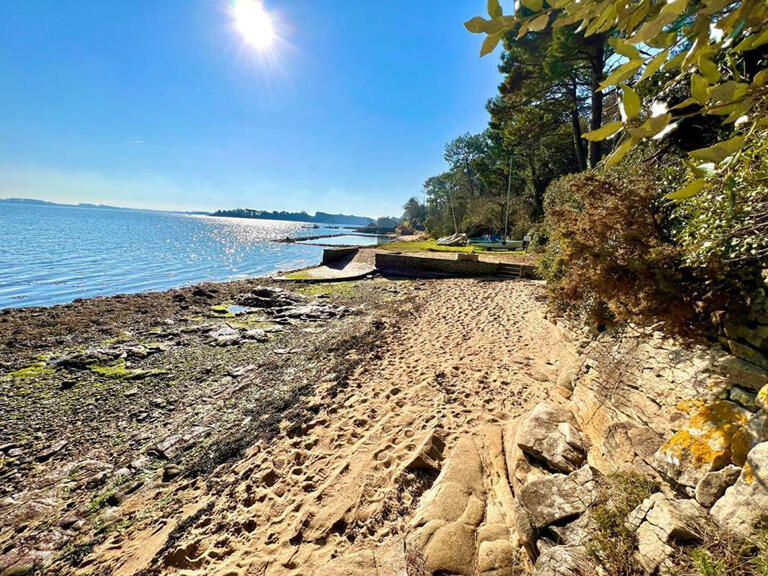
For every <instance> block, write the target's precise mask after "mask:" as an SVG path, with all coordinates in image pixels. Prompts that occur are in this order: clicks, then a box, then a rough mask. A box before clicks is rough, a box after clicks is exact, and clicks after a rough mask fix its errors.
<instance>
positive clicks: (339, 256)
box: [322, 247, 358, 266]
mask: <svg viewBox="0 0 768 576" xmlns="http://www.w3.org/2000/svg"><path fill="white" fill-rule="evenodd" d="M357 251H358V248H349V247H342V248H324V249H323V261H322V264H323V265H324V266H328V265H329V264H335V263H336V262H339V261H340V260H344V259H345V258H349V257H351V256H354V255H355V254H357Z"/></svg>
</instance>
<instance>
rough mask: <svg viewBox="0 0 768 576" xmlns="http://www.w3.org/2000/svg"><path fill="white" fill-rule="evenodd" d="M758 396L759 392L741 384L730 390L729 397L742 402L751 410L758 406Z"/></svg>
mask: <svg viewBox="0 0 768 576" xmlns="http://www.w3.org/2000/svg"><path fill="white" fill-rule="evenodd" d="M756 397H757V394H756V393H755V392H753V391H751V390H747V389H746V388H742V387H741V386H734V387H733V388H731V389H730V391H729V392H728V398H729V399H730V400H731V401H733V402H736V403H737V404H741V405H742V406H744V408H748V409H750V410H753V409H755V408H757V403H756V402H755V399H756Z"/></svg>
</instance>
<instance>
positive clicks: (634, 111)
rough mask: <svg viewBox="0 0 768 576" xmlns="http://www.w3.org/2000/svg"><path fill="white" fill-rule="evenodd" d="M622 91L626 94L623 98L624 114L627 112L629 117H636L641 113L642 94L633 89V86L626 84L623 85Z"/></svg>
mask: <svg viewBox="0 0 768 576" xmlns="http://www.w3.org/2000/svg"><path fill="white" fill-rule="evenodd" d="M621 91H622V92H623V94H624V98H623V99H622V102H623V104H624V114H626V116H627V118H635V117H636V116H637V115H638V114H640V104H641V102H640V96H638V95H637V92H635V91H634V90H632V88H630V87H629V86H626V85H624V86H622V87H621Z"/></svg>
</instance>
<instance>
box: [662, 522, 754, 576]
mask: <svg viewBox="0 0 768 576" xmlns="http://www.w3.org/2000/svg"><path fill="white" fill-rule="evenodd" d="M662 574H663V576H768V532H766V531H765V530H762V531H759V532H758V533H757V534H756V535H754V536H753V537H751V538H747V539H745V538H744V535H737V534H732V533H730V532H726V531H725V530H723V529H722V528H720V527H718V526H717V525H716V524H715V523H714V521H712V522H710V523H708V524H707V525H706V526H705V527H704V530H703V532H702V534H701V542H700V543H699V544H698V545H697V546H696V547H695V548H689V547H684V546H681V547H679V548H678V549H677V551H676V553H675V554H674V555H673V557H672V559H671V565H670V566H669V567H668V568H667V569H665V570H664V571H663V572H662Z"/></svg>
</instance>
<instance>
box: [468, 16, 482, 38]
mask: <svg viewBox="0 0 768 576" xmlns="http://www.w3.org/2000/svg"><path fill="white" fill-rule="evenodd" d="M485 22H486V20H485V18H481V17H480V16H475V17H474V18H472V19H471V20H467V21H466V22H464V28H466V29H467V30H469V31H470V32H472V34H480V33H482V32H483V30H484V28H485Z"/></svg>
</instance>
